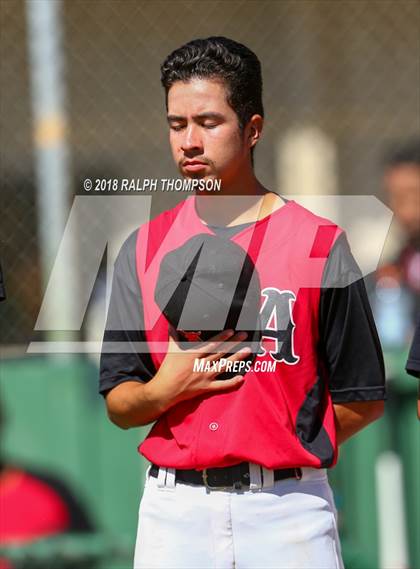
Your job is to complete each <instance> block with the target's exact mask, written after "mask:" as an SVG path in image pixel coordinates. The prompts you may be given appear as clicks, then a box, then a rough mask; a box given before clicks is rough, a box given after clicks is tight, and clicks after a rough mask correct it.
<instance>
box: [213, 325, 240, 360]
mask: <svg viewBox="0 0 420 569" xmlns="http://www.w3.org/2000/svg"><path fill="white" fill-rule="evenodd" d="M247 336H248V334H247V333H246V332H238V333H237V334H235V335H234V336H232V338H230V340H229V342H223V344H220V345H219V347H218V349H217V350H214V352H215V353H211V354H210V355H209V356H208V357H207V359H208V360H209V361H214V360H218V359H219V358H221V357H223V356H224V355H225V354H228V353H229V352H233V351H234V350H235V348H236V347H237V346H239V345H240V344H241V343H242V342H243V341H244V340H245V339H246V337H247Z"/></svg>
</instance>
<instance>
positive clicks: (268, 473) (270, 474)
mask: <svg viewBox="0 0 420 569" xmlns="http://www.w3.org/2000/svg"><path fill="white" fill-rule="evenodd" d="M262 471H263V480H264V484H263V488H271V487H272V486H274V470H271V469H270V468H265V466H263V467H262Z"/></svg>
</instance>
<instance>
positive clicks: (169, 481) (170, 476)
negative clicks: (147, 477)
mask: <svg viewBox="0 0 420 569" xmlns="http://www.w3.org/2000/svg"><path fill="white" fill-rule="evenodd" d="M166 487H167V488H171V489H174V488H175V468H167V469H166Z"/></svg>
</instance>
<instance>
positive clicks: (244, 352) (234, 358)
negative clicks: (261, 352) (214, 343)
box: [225, 346, 252, 362]
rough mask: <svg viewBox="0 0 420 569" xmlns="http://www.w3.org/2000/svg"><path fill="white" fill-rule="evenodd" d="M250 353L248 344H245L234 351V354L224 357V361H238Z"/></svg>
mask: <svg viewBox="0 0 420 569" xmlns="http://www.w3.org/2000/svg"><path fill="white" fill-rule="evenodd" d="M251 353H252V350H251V348H250V347H249V346H246V347H245V348H242V349H240V350H238V351H237V352H235V353H234V354H232V355H231V356H229V357H228V358H225V359H226V361H230V362H236V361H239V360H242V359H244V358H246V357H247V356H249V355H250V354H251Z"/></svg>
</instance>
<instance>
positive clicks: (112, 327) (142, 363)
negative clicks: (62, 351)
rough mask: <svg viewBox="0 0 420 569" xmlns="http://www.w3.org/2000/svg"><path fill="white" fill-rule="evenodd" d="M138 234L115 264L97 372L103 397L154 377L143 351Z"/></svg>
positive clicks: (129, 240)
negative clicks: (116, 389)
mask: <svg viewBox="0 0 420 569" xmlns="http://www.w3.org/2000/svg"><path fill="white" fill-rule="evenodd" d="M137 232H138V230H136V231H134V232H133V233H132V234H131V235H130V236H129V237H128V238H127V240H126V241H125V242H124V244H123V246H122V247H121V250H120V252H119V254H118V257H117V259H116V261H115V264H114V275H113V279H112V290H111V297H110V302H109V308H108V314H107V321H106V326H105V331H104V336H103V343H102V351H101V359H100V370H99V392H100V393H101V394H102V395H103V396H105V395H106V394H107V393H108V391H110V390H111V389H112V388H113V387H115V386H117V385H119V384H120V383H123V382H125V381H139V382H142V383H146V382H147V381H149V380H150V379H152V377H153V376H154V375H155V373H156V370H155V366H154V364H153V360H152V358H151V356H150V352H149V351H148V350H147V349H144V346H145V345H146V346H147V344H146V335H145V332H144V313H143V303H142V298H141V290H140V285H139V282H138V279H137V274H136V241H137Z"/></svg>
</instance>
